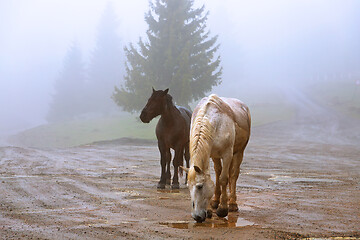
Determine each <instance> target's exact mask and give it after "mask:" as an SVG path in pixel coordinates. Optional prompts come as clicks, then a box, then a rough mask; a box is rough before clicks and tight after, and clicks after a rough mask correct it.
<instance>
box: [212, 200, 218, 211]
mask: <svg viewBox="0 0 360 240" xmlns="http://www.w3.org/2000/svg"><path fill="white" fill-rule="evenodd" d="M219 203H220V202H219V201H214V200H211V202H210V206H211V208H212V209H217V208H218V206H219Z"/></svg>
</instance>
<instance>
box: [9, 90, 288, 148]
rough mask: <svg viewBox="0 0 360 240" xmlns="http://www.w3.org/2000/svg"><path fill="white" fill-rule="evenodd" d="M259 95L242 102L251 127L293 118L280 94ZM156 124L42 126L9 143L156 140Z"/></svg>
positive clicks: (126, 117)
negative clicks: (121, 139) (248, 112)
mask: <svg viewBox="0 0 360 240" xmlns="http://www.w3.org/2000/svg"><path fill="white" fill-rule="evenodd" d="M260 95H261V97H260V98H259V97H254V96H253V97H248V98H247V99H243V100H244V102H246V103H247V104H248V106H249V108H250V113H251V116H252V127H256V126H259V125H263V124H267V123H271V122H276V121H281V120H288V119H290V118H292V116H293V115H294V110H293V109H292V108H291V107H290V106H288V105H287V104H286V99H284V98H283V96H282V94H281V93H279V92H267V93H266V94H265V93H264V94H260ZM235 97H236V96H235ZM268 99H271V101H268ZM157 122H158V118H156V119H154V120H152V121H151V122H150V123H149V124H144V123H142V122H141V121H140V120H139V118H138V115H131V114H126V113H124V114H122V115H119V116H112V117H99V118H96V119H88V120H84V119H82V120H74V121H68V122H62V123H53V124H46V125H42V126H39V127H36V128H32V129H29V130H27V131H24V132H21V133H19V134H17V135H15V136H13V137H12V138H11V139H10V141H11V142H12V143H13V144H15V145H22V146H29V147H39V148H49V147H50V148H51V147H72V146H78V145H84V144H89V143H93V142H97V141H106V140H114V139H119V138H125V137H126V138H139V139H148V140H156V136H155V126H156V124H157Z"/></svg>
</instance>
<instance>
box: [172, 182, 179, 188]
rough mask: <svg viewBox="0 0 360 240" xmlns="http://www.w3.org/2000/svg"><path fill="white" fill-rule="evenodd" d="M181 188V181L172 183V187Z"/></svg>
mask: <svg viewBox="0 0 360 240" xmlns="http://www.w3.org/2000/svg"><path fill="white" fill-rule="evenodd" d="M179 188H180V185H179V183H173V184H172V185H171V189H179Z"/></svg>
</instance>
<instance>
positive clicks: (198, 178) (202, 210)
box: [188, 166, 214, 222]
mask: <svg viewBox="0 0 360 240" xmlns="http://www.w3.org/2000/svg"><path fill="white" fill-rule="evenodd" d="M188 187H189V190H190V196H191V202H192V211H191V216H192V217H193V218H194V219H195V220H196V221H197V222H203V221H205V218H206V217H211V216H210V212H208V211H207V209H208V206H209V203H210V199H211V197H212V196H213V195H214V182H213V181H212V180H211V178H210V175H209V174H206V173H204V172H203V171H202V170H201V169H200V168H199V167H198V166H193V167H191V168H190V169H189V171H188Z"/></svg>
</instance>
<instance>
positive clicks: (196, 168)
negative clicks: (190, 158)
mask: <svg viewBox="0 0 360 240" xmlns="http://www.w3.org/2000/svg"><path fill="white" fill-rule="evenodd" d="M194 169H195V172H197V173H202V171H201V169H200V168H199V167H198V166H194Z"/></svg>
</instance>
